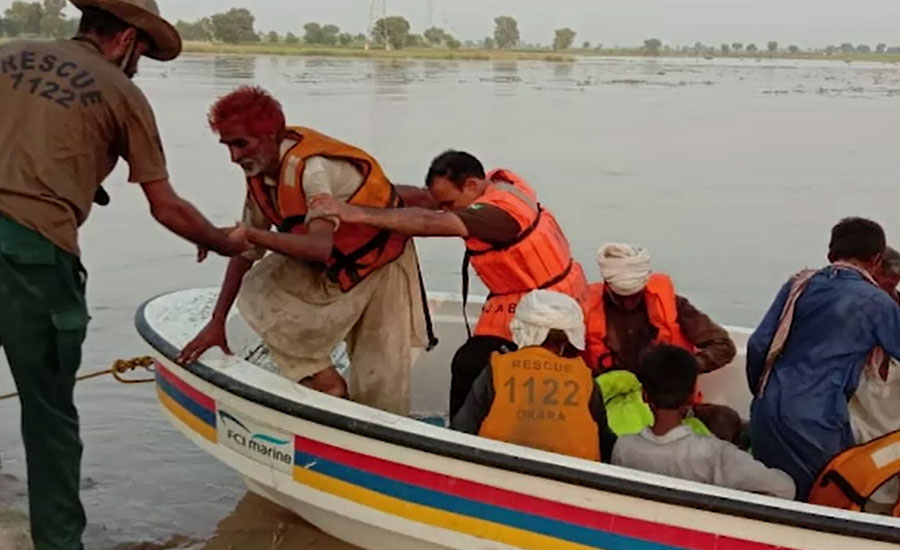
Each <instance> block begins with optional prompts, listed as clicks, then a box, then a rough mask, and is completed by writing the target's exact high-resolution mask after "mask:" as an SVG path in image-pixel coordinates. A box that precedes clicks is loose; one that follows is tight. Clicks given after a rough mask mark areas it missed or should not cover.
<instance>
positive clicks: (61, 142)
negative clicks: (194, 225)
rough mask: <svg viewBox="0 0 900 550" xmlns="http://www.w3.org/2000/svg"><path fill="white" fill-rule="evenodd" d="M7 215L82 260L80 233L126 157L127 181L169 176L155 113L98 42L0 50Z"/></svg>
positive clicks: (1, 161)
mask: <svg viewBox="0 0 900 550" xmlns="http://www.w3.org/2000/svg"><path fill="white" fill-rule="evenodd" d="M0 151H3V154H2V155H0V214H2V215H4V216H7V217H8V218H10V219H12V220H14V221H16V222H18V223H20V224H22V225H24V226H26V227H28V228H31V229H33V230H34V231H37V232H38V233H40V234H41V235H43V236H44V237H46V238H47V239H49V240H50V241H52V242H53V243H54V244H56V245H57V246H59V247H60V248H62V249H64V250H66V251H68V252H71V253H72V254H76V255H78V254H79V249H78V227H79V226H80V225H81V224H82V223H84V221H85V220H86V219H87V217H88V214H89V212H90V209H91V205H92V203H93V198H94V193H95V192H96V190H97V188H98V187H99V186H100V184H101V183H102V182H103V180H104V179H105V178H106V177H107V176H108V175H109V173H110V172H111V171H112V170H113V168H114V167H115V165H116V161H117V160H118V158H119V157H122V158H124V159H125V160H126V161H127V162H128V165H129V168H130V174H129V178H128V179H129V181H131V182H135V183H145V182H150V181H156V180H162V179H167V178H168V174H167V172H166V163H165V158H164V155H163V150H162V143H161V141H160V139H159V131H158V130H157V127H156V120H155V118H154V116H153V110H152V109H151V108H150V104H149V103H148V102H147V99H146V98H145V97H144V95H143V93H141V91H140V90H139V89H138V87H137V86H136V85H135V84H134V83H133V82H132V81H131V80H130V79H129V78H128V77H127V76H126V75H125V73H123V72H122V71H121V70H120V69H119V68H118V67H116V66H115V65H113V64H112V63H109V62H108V61H106V60H104V59H103V58H102V57H101V56H100V53H99V51H98V49H97V48H96V46H94V45H93V44H90V43H87V42H82V41H75V40H59V41H53V42H38V41H15V42H10V43H8V44H5V45H3V46H0Z"/></svg>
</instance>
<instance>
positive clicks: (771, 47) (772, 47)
mask: <svg viewBox="0 0 900 550" xmlns="http://www.w3.org/2000/svg"><path fill="white" fill-rule="evenodd" d="M766 48H768V50H769V51H770V52H773V53H774V52H777V51H778V42H775V41H774V40H770V41H769V43H768V44H766Z"/></svg>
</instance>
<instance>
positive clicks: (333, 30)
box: [322, 25, 341, 46]
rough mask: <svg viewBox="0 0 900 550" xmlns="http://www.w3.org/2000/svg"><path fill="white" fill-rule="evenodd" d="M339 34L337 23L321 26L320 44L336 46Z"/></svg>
mask: <svg viewBox="0 0 900 550" xmlns="http://www.w3.org/2000/svg"><path fill="white" fill-rule="evenodd" d="M340 34H341V29H340V27H338V26H337V25H325V26H323V27H322V44H325V45H326V46H336V45H337V43H338V36H339V35H340Z"/></svg>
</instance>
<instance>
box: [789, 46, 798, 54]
mask: <svg viewBox="0 0 900 550" xmlns="http://www.w3.org/2000/svg"><path fill="white" fill-rule="evenodd" d="M788 51H789V52H791V53H797V52H799V51H800V46H797V45H796V44H791V45H790V46H788Z"/></svg>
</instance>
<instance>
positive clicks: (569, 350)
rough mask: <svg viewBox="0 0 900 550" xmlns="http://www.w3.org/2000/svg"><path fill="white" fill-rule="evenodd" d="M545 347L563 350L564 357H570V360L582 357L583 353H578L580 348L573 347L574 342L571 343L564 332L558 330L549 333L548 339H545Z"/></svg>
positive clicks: (551, 330)
mask: <svg viewBox="0 0 900 550" xmlns="http://www.w3.org/2000/svg"><path fill="white" fill-rule="evenodd" d="M543 345H544V346H546V347H553V348H562V350H563V351H562V354H561V356H562V357H568V358H570V359H574V358H575V357H578V356H579V355H581V352H580V351H578V348H576V347H575V346H573V345H572V342H570V341H569V337H568V336H567V335H566V333H565V332H564V331H562V330H558V329H555V328H554V329H550V332H548V333H547V338H545V339H544V343H543Z"/></svg>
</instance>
